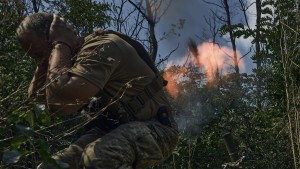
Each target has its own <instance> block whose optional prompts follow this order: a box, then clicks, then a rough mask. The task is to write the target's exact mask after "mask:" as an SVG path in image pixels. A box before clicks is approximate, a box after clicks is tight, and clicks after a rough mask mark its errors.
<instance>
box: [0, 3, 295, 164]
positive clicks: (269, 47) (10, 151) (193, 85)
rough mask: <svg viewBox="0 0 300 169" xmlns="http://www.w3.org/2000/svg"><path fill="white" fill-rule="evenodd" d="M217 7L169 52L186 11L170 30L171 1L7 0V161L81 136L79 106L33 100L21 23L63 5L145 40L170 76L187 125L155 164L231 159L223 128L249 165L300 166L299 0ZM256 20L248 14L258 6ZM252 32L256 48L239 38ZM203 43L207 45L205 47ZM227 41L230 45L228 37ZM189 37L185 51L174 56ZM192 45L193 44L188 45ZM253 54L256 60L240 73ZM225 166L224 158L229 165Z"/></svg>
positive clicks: (0, 29) (44, 157)
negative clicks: (58, 111)
mask: <svg viewBox="0 0 300 169" xmlns="http://www.w3.org/2000/svg"><path fill="white" fill-rule="evenodd" d="M203 1H204V2H205V3H207V4H209V5H211V6H213V7H214V8H212V9H213V10H211V11H210V13H207V16H199V19H203V20H205V23H206V24H207V26H206V27H207V29H206V31H204V30H201V29H200V28H199V32H198V34H197V35H195V36H194V37H191V40H190V41H189V42H182V43H180V44H178V45H177V46H174V48H173V49H169V51H168V52H167V53H166V54H162V53H159V50H158V47H160V48H163V46H160V44H161V43H162V42H163V41H165V40H168V38H170V37H173V38H174V37H175V38H176V37H179V36H180V31H184V29H185V18H182V19H180V20H179V21H178V22H176V23H172V24H171V26H170V30H169V31H167V32H157V29H156V27H157V24H159V22H160V21H161V18H163V17H164V15H166V14H167V13H168V8H169V6H170V5H171V4H172V3H173V1H172V0H165V1H156V0H116V1H104V0H103V1H101V0H99V1H95V0H78V1H76V0H66V1H59V0H0V157H1V162H0V168H35V167H36V165H38V164H39V163H40V162H41V161H47V162H51V161H52V159H51V158H50V155H51V154H52V153H53V152H56V151H58V150H60V149H62V148H64V147H66V146H68V145H69V144H70V143H71V142H73V141H74V140H76V138H78V136H79V135H80V133H82V132H83V131H82V126H80V125H78V124H80V123H82V122H83V121H86V120H87V119H86V118H85V116H83V115H81V114H80V112H78V113H74V115H72V116H68V117H57V116H55V115H53V114H50V113H49V112H48V110H47V108H46V107H45V106H44V105H40V104H37V103H35V102H34V101H32V100H28V99H27V88H28V86H29V84H30V81H31V78H32V76H33V74H34V71H35V63H34V62H33V60H31V59H30V57H29V56H27V55H26V52H25V51H23V50H21V48H20V45H19V43H18V42H17V40H16V37H15V30H16V28H17V27H18V25H19V23H20V22H21V21H22V20H23V19H24V17H26V16H28V15H30V14H32V13H35V12H54V13H59V14H60V15H61V16H62V17H64V18H66V20H68V22H70V23H72V24H73V25H74V26H75V27H76V28H77V30H78V31H79V33H80V35H82V36H85V35H88V34H90V33H92V32H93V31H94V30H96V29H99V28H100V29H113V30H116V31H120V32H122V33H124V34H127V35H129V36H130V37H132V38H134V39H136V40H138V41H139V42H141V43H142V44H143V45H144V46H145V47H146V49H147V50H148V52H149V54H150V56H151V58H152V59H153V60H154V61H155V63H156V65H157V66H158V68H159V69H160V70H161V73H162V75H163V76H164V77H165V78H166V79H167V80H168V81H169V84H168V87H167V88H166V89H165V90H166V92H167V93H169V96H170V97H169V98H170V101H171V103H172V105H173V108H174V112H175V115H176V116H175V117H176V120H177V122H178V124H179V128H180V131H181V136H180V141H179V143H178V146H177V147H176V149H175V150H174V152H173V155H172V156H171V157H170V158H169V159H168V160H167V161H165V163H164V164H161V165H159V166H156V167H154V168H155V169H202V168H213V169H214V168H226V167H228V165H227V166H226V163H228V162H230V156H229V155H228V153H227V150H226V147H225V145H224V141H223V135H224V134H225V133H228V132H231V133H232V135H233V138H234V142H235V144H236V145H237V149H238V157H239V158H240V160H242V163H241V165H242V166H243V168H249V169H252V168H253V169H260V168H263V169H289V168H294V169H298V168H300V121H299V120H300V116H299V115H300V114H299V113H300V90H299V89H300V88H299V84H300V38H299V32H300V28H299V26H300V11H299V10H300V4H299V3H298V1H296V0H214V1H209V0H203ZM250 8H252V9H255V13H253V11H251V12H252V13H251V15H252V17H255V24H254V26H253V25H250V24H249V22H248V17H247V16H248V15H249V9H250ZM241 39H248V40H249V39H250V40H251V44H250V45H249V46H250V47H249V49H247V50H243V51H238V49H237V43H238V40H241ZM203 44H206V46H205V45H204V46H203ZM225 44H226V47H224V45H225ZM180 46H184V47H186V51H187V52H186V55H185V56H182V57H181V58H174V57H172V56H174V55H175V54H176V52H177V50H178V48H179V47H180ZM188 46H189V47H188ZM245 57H248V58H251V60H252V62H253V63H254V64H255V68H253V70H252V71H251V72H247V73H241V72H242V71H241V69H243V66H247V63H243V59H244V58H245ZM222 165H223V166H222Z"/></svg>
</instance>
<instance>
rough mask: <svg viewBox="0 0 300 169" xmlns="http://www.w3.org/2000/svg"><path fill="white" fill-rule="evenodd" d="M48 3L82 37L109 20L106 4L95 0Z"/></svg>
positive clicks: (68, 0)
mask: <svg viewBox="0 0 300 169" xmlns="http://www.w3.org/2000/svg"><path fill="white" fill-rule="evenodd" d="M49 3H50V6H51V7H54V9H55V10H56V11H58V13H59V14H60V15H61V16H63V17H64V18H66V19H67V20H68V21H70V23H72V25H74V27H75V28H76V29H77V30H78V31H79V33H80V34H81V35H82V36H85V35H88V34H90V33H93V31H94V30H95V29H99V28H102V27H103V26H105V25H107V24H108V23H109V22H110V19H111V18H110V16H108V14H107V12H108V11H109V10H110V8H109V7H110V6H109V5H108V4H107V3H101V2H99V1H95V0H92V1H89V0H80V1H78V0H67V1H54V2H52V3H51V2H49ZM51 10H53V9H51Z"/></svg>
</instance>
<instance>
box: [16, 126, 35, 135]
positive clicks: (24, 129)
mask: <svg viewBox="0 0 300 169" xmlns="http://www.w3.org/2000/svg"><path fill="white" fill-rule="evenodd" d="M16 127H17V128H18V129H19V131H20V132H21V133H20V134H21V135H23V134H27V135H33V129H32V128H30V127H27V126H22V125H16Z"/></svg>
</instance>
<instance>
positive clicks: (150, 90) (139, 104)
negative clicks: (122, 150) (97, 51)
mask: <svg viewBox="0 0 300 169" xmlns="http://www.w3.org/2000/svg"><path fill="white" fill-rule="evenodd" d="M105 34H115V35H117V36H119V37H120V38H122V39H123V40H125V41H126V42H127V43H129V44H130V45H131V46H132V47H133V48H134V49H135V50H136V52H137V53H138V55H139V56H140V57H141V59H142V60H143V61H144V62H145V63H146V64H147V65H148V66H149V67H150V68H151V69H152V71H153V72H154V73H155V74H156V78H154V79H153V80H152V82H150V83H149V84H148V85H146V86H145V87H144V90H143V91H141V92H140V93H139V94H137V95H136V96H134V97H133V98H131V99H130V100H129V101H127V102H122V101H118V102H119V103H120V105H121V106H122V107H123V108H124V110H125V111H126V112H127V113H128V115H129V116H130V117H132V119H135V116H134V114H136V113H137V112H138V111H140V110H141V109H142V108H143V107H144V105H145V103H146V102H147V101H148V100H150V99H152V98H153V97H154V95H155V94H156V93H157V92H158V91H160V90H161V89H162V88H163V86H166V85H167V81H166V80H164V79H163V78H162V76H161V75H160V74H159V71H158V70H157V68H156V67H155V64H154V62H153V61H152V60H151V58H150V56H149V54H148V52H147V51H146V49H145V48H144V47H143V45H142V44H141V43H139V42H138V41H136V40H134V39H132V38H130V37H129V36H127V35H124V34H122V33H119V32H116V31H113V30H105V31H104V30H97V31H96V32H95V35H96V36H101V35H105ZM100 95H101V94H100ZM101 96H102V97H103V96H105V97H107V95H101ZM106 99H108V98H106Z"/></svg>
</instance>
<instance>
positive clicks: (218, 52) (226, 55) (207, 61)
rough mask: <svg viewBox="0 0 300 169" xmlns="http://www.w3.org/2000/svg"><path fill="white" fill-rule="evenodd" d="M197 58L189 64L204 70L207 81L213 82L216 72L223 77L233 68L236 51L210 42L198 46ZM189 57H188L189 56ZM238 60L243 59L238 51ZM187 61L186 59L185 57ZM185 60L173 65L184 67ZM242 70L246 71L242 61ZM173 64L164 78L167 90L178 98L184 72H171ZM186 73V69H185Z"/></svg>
mask: <svg viewBox="0 0 300 169" xmlns="http://www.w3.org/2000/svg"><path fill="white" fill-rule="evenodd" d="M197 51H198V52H197V54H196V55H197V56H195V57H193V58H192V59H190V60H188V63H191V64H193V65H196V66H198V67H199V68H202V69H204V71H205V72H206V73H207V81H213V80H215V78H216V72H217V71H218V72H219V74H220V75H222V73H223V70H228V69H229V68H230V67H232V65H233V64H232V63H233V61H232V57H233V54H234V51H233V50H232V49H230V48H228V47H226V46H218V45H216V44H213V43H210V42H204V43H202V44H200V45H198V46H197ZM187 56H188V55H187ZM237 56H238V58H240V57H241V54H240V52H239V51H237ZM184 59H185V61H186V57H184ZM183 63H184V61H183V60H177V61H175V63H173V65H175V64H177V65H183ZM239 66H240V69H242V70H243V69H244V63H243V62H242V61H241V62H240V63H239ZM170 67H171V64H168V65H167V66H166V69H165V70H167V71H166V72H165V73H164V78H165V79H166V80H168V85H167V87H166V90H167V91H168V93H169V94H170V95H171V96H172V97H175V98H176V97H177V96H178V94H179V91H180V90H179V88H178V83H179V82H180V78H182V77H183V76H182V73H183V72H182V71H184V70H182V71H177V72H176V71H175V72H174V71H170V70H169V68H170ZM185 71H186V69H185Z"/></svg>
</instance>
